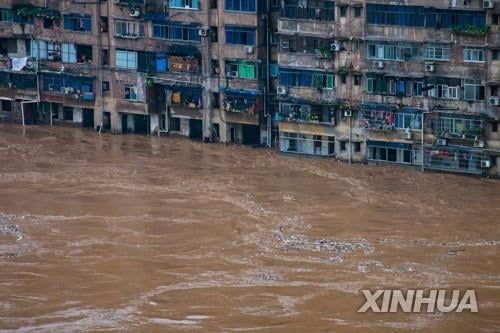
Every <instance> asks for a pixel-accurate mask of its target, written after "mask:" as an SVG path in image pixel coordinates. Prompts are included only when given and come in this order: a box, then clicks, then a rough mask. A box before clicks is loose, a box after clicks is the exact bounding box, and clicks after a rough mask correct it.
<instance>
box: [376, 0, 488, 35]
mask: <svg viewBox="0 0 500 333" xmlns="http://www.w3.org/2000/svg"><path fill="white" fill-rule="evenodd" d="M366 23H368V24H381V25H394V26H407V27H426V28H448V29H451V28H453V27H457V26H459V27H465V26H470V25H473V26H481V27H484V26H485V25H486V13H485V12H484V11H473V10H459V9H438V8H433V7H424V6H406V5H385V4H372V3H369V4H367V6H366Z"/></svg>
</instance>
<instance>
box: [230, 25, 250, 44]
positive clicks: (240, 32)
mask: <svg viewBox="0 0 500 333" xmlns="http://www.w3.org/2000/svg"><path fill="white" fill-rule="evenodd" d="M225 29H226V44H235V45H255V29H254V28H245V27H237V26H232V25H226V27H225Z"/></svg>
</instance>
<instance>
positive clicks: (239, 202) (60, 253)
mask: <svg viewBox="0 0 500 333" xmlns="http://www.w3.org/2000/svg"><path fill="white" fill-rule="evenodd" d="M499 224H500V181H498V180H492V179H481V178H475V177H466V176H457V175H450V174H439V173H431V172H428V173H427V172H426V173H421V172H420V171H418V170H414V169H406V168H400V167H386V166H364V165H353V166H349V165H347V164H344V163H338V162H336V161H334V160H324V159H310V158H297V157H288V156H283V155H280V154H278V153H276V152H275V151H269V150H266V149H260V148H259V149H255V148H250V147H241V146H236V145H230V146H225V145H221V144H203V143H201V142H194V141H190V140H188V139H184V138H174V137H169V138H157V137H146V136H134V135H130V136H115V135H109V134H103V135H99V134H98V133H95V132H92V131H82V130H80V129H69V128H51V127H28V128H26V130H24V131H23V129H22V128H21V127H18V126H6V125H0V332H14V331H15V332H96V331H97V332H115V331H127V332H181V331H182V332H408V331H412V332H414V331H421V332H499V331H500V229H499ZM397 288H402V289H419V288H423V289H428V288H440V289H447V290H452V289H460V290H465V289H474V290H475V291H476V296H477V302H478V305H479V312H478V313H470V312H468V311H467V312H464V313H439V312H433V313H429V314H427V313H402V312H399V313H386V314H379V313H372V312H369V313H357V310H358V308H359V307H360V306H361V305H362V304H363V303H364V297H363V296H362V294H361V292H360V290H361V289H397Z"/></svg>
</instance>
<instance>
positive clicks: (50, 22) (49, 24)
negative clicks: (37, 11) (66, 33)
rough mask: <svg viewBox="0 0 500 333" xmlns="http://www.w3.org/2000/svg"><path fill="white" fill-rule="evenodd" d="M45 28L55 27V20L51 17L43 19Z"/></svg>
mask: <svg viewBox="0 0 500 333" xmlns="http://www.w3.org/2000/svg"><path fill="white" fill-rule="evenodd" d="M43 28H44V29H54V20H53V19H51V18H44V19H43Z"/></svg>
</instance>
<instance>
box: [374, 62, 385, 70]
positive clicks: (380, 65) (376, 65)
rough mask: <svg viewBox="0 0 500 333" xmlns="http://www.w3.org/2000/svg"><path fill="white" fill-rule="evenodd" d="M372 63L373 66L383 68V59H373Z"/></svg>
mask: <svg viewBox="0 0 500 333" xmlns="http://www.w3.org/2000/svg"><path fill="white" fill-rule="evenodd" d="M374 65H375V68H384V62H383V61H375V63H374Z"/></svg>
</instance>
